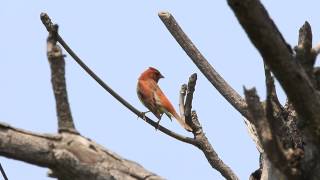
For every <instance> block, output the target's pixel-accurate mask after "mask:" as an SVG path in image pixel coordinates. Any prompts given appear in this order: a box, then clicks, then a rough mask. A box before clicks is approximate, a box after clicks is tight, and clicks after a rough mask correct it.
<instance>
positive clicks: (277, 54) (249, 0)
mask: <svg viewBox="0 0 320 180" xmlns="http://www.w3.org/2000/svg"><path fill="white" fill-rule="evenodd" d="M228 4H229V6H230V7H231V9H232V10H233V11H234V13H235V15H236V17H237V18H238V21H239V22H240V24H241V25H242V27H243V28H244V30H245V31H246V33H247V35H248V37H249V38H250V40H251V42H252V43H253V44H254V45H255V47H256V48H257V49H258V51H259V52H260V54H261V56H262V57H263V59H264V61H265V62H266V64H267V65H268V66H269V67H270V69H271V71H272V72H273V73H274V75H275V76H276V78H277V79H278V80H279V82H280V84H281V85H282V87H283V89H284V91H285V92H286V94H287V95H288V98H289V100H290V102H292V104H293V106H294V108H295V110H296V111H297V113H298V115H299V116H300V117H301V118H302V119H303V120H304V121H306V123H305V127H306V128H307V130H306V132H308V133H310V134H311V136H312V137H314V138H313V140H314V141H315V144H320V143H318V142H319V141H320V114H319V112H320V96H319V94H318V92H317V90H316V89H315V88H314V86H313V84H312V82H311V81H310V79H309V77H308V75H307V74H306V72H305V71H304V69H303V68H302V66H301V65H299V63H296V61H294V59H293V56H292V51H291V48H290V47H289V46H288V44H287V43H286V42H285V40H284V38H283V37H282V35H281V33H280V32H279V30H278V29H277V27H276V26H275V24H274V22H273V21H272V20H271V18H270V17H269V15H268V13H267V11H266V9H265V8H264V7H263V5H262V4H261V2H260V1H259V0H228Z"/></svg>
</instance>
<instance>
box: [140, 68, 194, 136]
mask: <svg viewBox="0 0 320 180" xmlns="http://www.w3.org/2000/svg"><path fill="white" fill-rule="evenodd" d="M161 78H164V77H163V76H162V74H161V73H160V72H159V71H158V70H157V69H155V68H153V67H149V68H148V69H147V70H145V71H144V72H143V73H142V74H141V75H140V77H139V79H138V84H137V94H138V97H139V99H140V101H141V102H142V104H143V105H144V106H146V107H147V108H148V109H149V110H150V111H151V112H152V113H153V114H154V115H155V116H156V117H157V118H158V119H159V120H158V126H159V123H160V120H161V117H162V115H163V113H165V114H166V115H167V116H168V117H169V118H170V119H171V117H172V116H173V117H174V118H175V119H176V120H177V121H178V122H179V124H180V125H181V126H182V127H183V128H184V129H186V130H187V131H192V129H191V127H190V126H189V125H188V124H186V122H185V120H184V119H182V118H181V117H180V116H179V115H178V113H177V112H176V110H175V109H174V107H173V106H172V104H171V103H170V101H169V100H168V98H167V97H166V96H165V95H164V93H163V92H162V91H161V89H160V87H159V86H158V81H159V79H161Z"/></svg>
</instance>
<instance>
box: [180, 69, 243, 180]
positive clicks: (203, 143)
mask: <svg viewBox="0 0 320 180" xmlns="http://www.w3.org/2000/svg"><path fill="white" fill-rule="evenodd" d="M196 81H197V74H196V73H194V74H192V75H191V76H190V78H189V82H188V86H187V88H186V86H185V85H182V86H181V90H180V103H183V101H184V98H185V95H186V94H187V97H186V102H185V105H184V107H181V109H184V114H185V118H186V119H185V120H186V122H187V124H188V125H190V127H191V128H192V129H193V131H192V132H193V135H194V139H195V141H196V144H195V146H196V147H198V148H199V149H200V150H201V151H202V152H203V154H204V155H205V156H206V158H207V160H208V162H209V163H210V165H211V166H212V167H213V168H214V169H216V170H217V171H219V172H220V173H221V174H222V176H224V177H225V178H226V179H229V180H237V179H238V177H237V176H236V174H235V173H234V172H233V171H232V170H231V168H230V167H229V166H227V165H226V164H225V163H224V162H223V161H222V160H221V159H220V158H219V156H218V154H217V153H216V152H215V150H214V149H213V147H212V145H211V144H210V142H209V140H208V138H207V137H206V135H205V133H204V132H203V129H202V126H201V124H200V122H199V120H198V116H197V113H196V111H191V109H192V100H193V93H194V91H195V86H196ZM186 90H188V92H187V93H186Z"/></svg>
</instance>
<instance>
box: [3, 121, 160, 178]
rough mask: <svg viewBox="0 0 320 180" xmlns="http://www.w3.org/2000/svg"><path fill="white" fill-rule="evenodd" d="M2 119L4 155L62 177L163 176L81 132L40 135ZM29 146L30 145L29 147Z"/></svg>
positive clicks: (53, 175) (51, 174)
mask: <svg viewBox="0 0 320 180" xmlns="http://www.w3.org/2000/svg"><path fill="white" fill-rule="evenodd" d="M25 132H27V131H25V130H20V129H17V128H14V127H11V126H8V125H6V124H3V123H0V141H1V143H0V155H2V156H5V157H8V158H12V159H16V160H20V161H24V162H27V163H31V164H34V165H37V166H41V167H48V168H50V169H51V173H50V176H51V177H56V178H59V179H77V180H87V179H101V180H109V179H133V180H140V179H148V178H150V179H155V180H163V178H162V177H160V176H158V175H156V174H153V173H151V172H149V171H147V170H145V169H144V168H143V167H142V166H140V165H139V164H136V163H134V162H132V161H129V160H126V159H123V158H122V157H120V156H118V155H117V154H115V153H113V152H110V151H109V150H106V149H104V148H102V147H101V146H100V145H98V144H96V143H94V142H92V141H91V140H89V139H87V138H85V137H82V136H80V135H77V134H70V133H60V134H59V135H50V136H48V135H39V134H36V133H32V132H27V133H25ZM26 147H27V148H26Z"/></svg>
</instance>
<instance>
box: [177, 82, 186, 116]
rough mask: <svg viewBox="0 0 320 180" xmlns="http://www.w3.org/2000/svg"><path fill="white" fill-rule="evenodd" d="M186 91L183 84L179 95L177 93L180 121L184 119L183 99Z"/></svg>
mask: <svg viewBox="0 0 320 180" xmlns="http://www.w3.org/2000/svg"><path fill="white" fill-rule="evenodd" d="M186 91H187V85H186V84H183V85H182V86H181V90H180V93H179V112H180V117H181V118H182V119H184V120H185V119H186V118H185V115H184V111H185V109H184V99H185V96H186Z"/></svg>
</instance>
